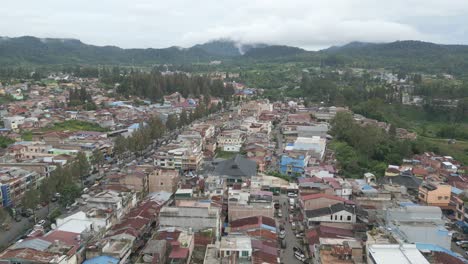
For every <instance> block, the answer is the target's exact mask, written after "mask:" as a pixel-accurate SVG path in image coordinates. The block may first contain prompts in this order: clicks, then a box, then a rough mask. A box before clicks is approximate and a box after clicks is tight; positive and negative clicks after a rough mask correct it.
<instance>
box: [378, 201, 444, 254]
mask: <svg viewBox="0 0 468 264" xmlns="http://www.w3.org/2000/svg"><path fill="white" fill-rule="evenodd" d="M385 221H386V225H387V228H388V229H389V230H391V233H392V234H393V236H394V238H395V239H396V240H397V241H401V242H402V243H425V244H434V245H438V246H441V247H443V248H445V249H450V246H451V240H452V234H451V233H450V232H449V231H448V230H447V229H446V228H445V227H444V224H445V221H444V220H443V219H442V210H441V209H440V208H439V207H436V206H417V205H413V206H405V207H398V208H388V209H387V211H386V216H385Z"/></svg>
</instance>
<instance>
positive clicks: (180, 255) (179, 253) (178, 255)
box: [169, 247, 189, 259]
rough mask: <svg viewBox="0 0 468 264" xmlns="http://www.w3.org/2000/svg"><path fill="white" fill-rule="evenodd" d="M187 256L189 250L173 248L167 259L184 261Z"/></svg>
mask: <svg viewBox="0 0 468 264" xmlns="http://www.w3.org/2000/svg"><path fill="white" fill-rule="evenodd" d="M188 255H189V249H188V248H180V247H179V248H174V249H172V251H171V254H170V255H169V258H171V259H186V258H187V257H188Z"/></svg>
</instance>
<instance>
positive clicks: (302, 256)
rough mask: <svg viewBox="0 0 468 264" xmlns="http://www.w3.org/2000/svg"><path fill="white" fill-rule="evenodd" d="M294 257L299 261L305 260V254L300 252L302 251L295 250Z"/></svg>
mask: <svg viewBox="0 0 468 264" xmlns="http://www.w3.org/2000/svg"><path fill="white" fill-rule="evenodd" d="M294 257H295V258H296V259H298V260H299V261H301V262H305V260H306V257H305V255H304V254H302V253H300V252H298V251H295V252H294Z"/></svg>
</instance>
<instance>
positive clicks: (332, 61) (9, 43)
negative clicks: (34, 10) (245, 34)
mask: <svg viewBox="0 0 468 264" xmlns="http://www.w3.org/2000/svg"><path fill="white" fill-rule="evenodd" d="M211 60H223V61H227V62H229V61H238V62H243V63H251V62H256V61H258V62H308V63H312V64H317V63H322V64H323V65H329V66H339V65H349V66H353V67H363V68H373V67H386V68H399V69H406V70H408V71H426V72H447V73H452V74H459V75H461V74H466V72H468V46H466V45H440V44H434V43H429V42H422V41H396V42H391V43H381V44H377V43H365V42H351V43H349V44H346V45H344V46H333V47H330V48H328V49H324V50H321V51H318V52H315V51H306V50H303V49H301V48H297V47H291V46H282V45H267V44H243V43H238V42H235V41H232V40H216V41H211V42H207V43H205V44H198V45H195V46H193V47H191V48H179V47H169V48H164V49H151V48H150V49H122V48H119V47H115V46H94V45H88V44H85V43H82V42H81V41H79V40H76V39H51V38H48V39H39V38H35V37H29V36H26V37H18V38H7V37H1V38H0V64H1V65H3V66H18V65H73V64H89V65H97V64H101V65H102V64H107V65H111V64H112V65H154V64H189V63H197V62H209V61H211Z"/></svg>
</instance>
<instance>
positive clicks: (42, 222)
mask: <svg viewBox="0 0 468 264" xmlns="http://www.w3.org/2000/svg"><path fill="white" fill-rule="evenodd" d="M37 224H38V225H40V226H44V225H45V220H41V221H39V222H37Z"/></svg>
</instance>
